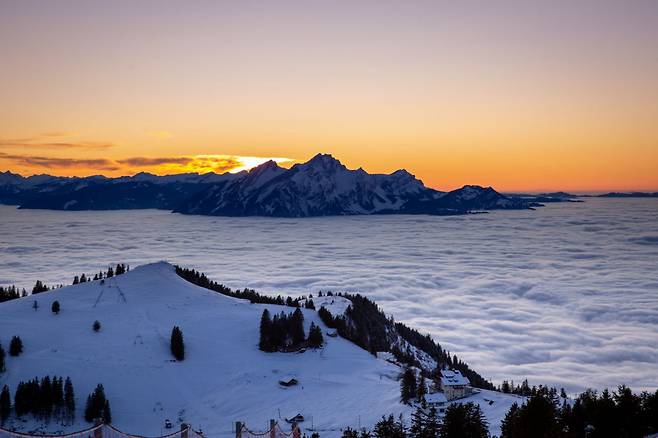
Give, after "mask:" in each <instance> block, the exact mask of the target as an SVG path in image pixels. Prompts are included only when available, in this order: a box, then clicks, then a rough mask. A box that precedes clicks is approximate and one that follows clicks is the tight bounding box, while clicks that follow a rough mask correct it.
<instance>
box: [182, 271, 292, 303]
mask: <svg viewBox="0 0 658 438" xmlns="http://www.w3.org/2000/svg"><path fill="white" fill-rule="evenodd" d="M176 274H178V276H179V277H181V278H183V279H185V280H187V281H189V282H190V283H192V284H196V285H197V286H200V287H202V288H204V289H208V290H211V291H213V292H218V293H220V294H222V295H227V296H229V297H233V298H240V299H243V300H249V302H250V303H251V304H276V305H279V306H289V307H300V306H301V302H302V300H304V299H305V298H304V297H299V298H292V297H287V298H286V299H284V298H283V297H282V296H281V295H278V296H276V297H270V296H267V295H261V294H259V293H258V292H256V291H255V290H253V289H247V288H244V289H243V290H238V289H236V290H233V289H231V288H230V287H227V286H224V285H223V284H221V283H217V282H216V281H213V280H210V279H209V278H208V277H206V274H204V273H202V272H199V271H196V270H194V269H187V268H181V267H180V266H176Z"/></svg>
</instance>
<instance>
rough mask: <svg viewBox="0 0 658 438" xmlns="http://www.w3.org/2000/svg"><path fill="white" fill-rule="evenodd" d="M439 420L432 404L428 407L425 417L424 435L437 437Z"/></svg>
mask: <svg viewBox="0 0 658 438" xmlns="http://www.w3.org/2000/svg"><path fill="white" fill-rule="evenodd" d="M440 426H441V422H440V421H439V415H438V413H437V412H436V408H435V407H434V406H432V407H430V410H429V412H428V414H427V417H426V419H425V437H427V438H437V437H438V436H439V427H440Z"/></svg>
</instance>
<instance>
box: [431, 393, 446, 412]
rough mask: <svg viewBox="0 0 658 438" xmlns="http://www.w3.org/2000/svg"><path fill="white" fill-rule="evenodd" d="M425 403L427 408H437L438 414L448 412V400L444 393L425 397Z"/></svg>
mask: <svg viewBox="0 0 658 438" xmlns="http://www.w3.org/2000/svg"><path fill="white" fill-rule="evenodd" d="M425 402H426V403H427V406H429V407H432V408H435V409H436V411H437V412H438V413H440V414H443V413H444V412H445V410H446V405H447V404H448V399H447V398H446V395H445V394H444V393H443V392H435V393H433V394H427V395H426V396H425Z"/></svg>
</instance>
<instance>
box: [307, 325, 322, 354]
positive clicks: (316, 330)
mask: <svg viewBox="0 0 658 438" xmlns="http://www.w3.org/2000/svg"><path fill="white" fill-rule="evenodd" d="M323 343H324V338H323V336H322V329H321V328H320V327H318V326H317V325H315V323H313V322H312V323H311V327H310V329H309V331H308V345H309V347H311V348H320V347H322V344H323Z"/></svg>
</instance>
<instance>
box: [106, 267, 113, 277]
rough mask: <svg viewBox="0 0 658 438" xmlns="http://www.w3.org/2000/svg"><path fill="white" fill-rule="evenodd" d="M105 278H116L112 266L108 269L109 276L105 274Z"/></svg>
mask: <svg viewBox="0 0 658 438" xmlns="http://www.w3.org/2000/svg"><path fill="white" fill-rule="evenodd" d="M105 276H106V277H107V278H112V277H114V269H112V266H110V267H109V268H107V274H105Z"/></svg>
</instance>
